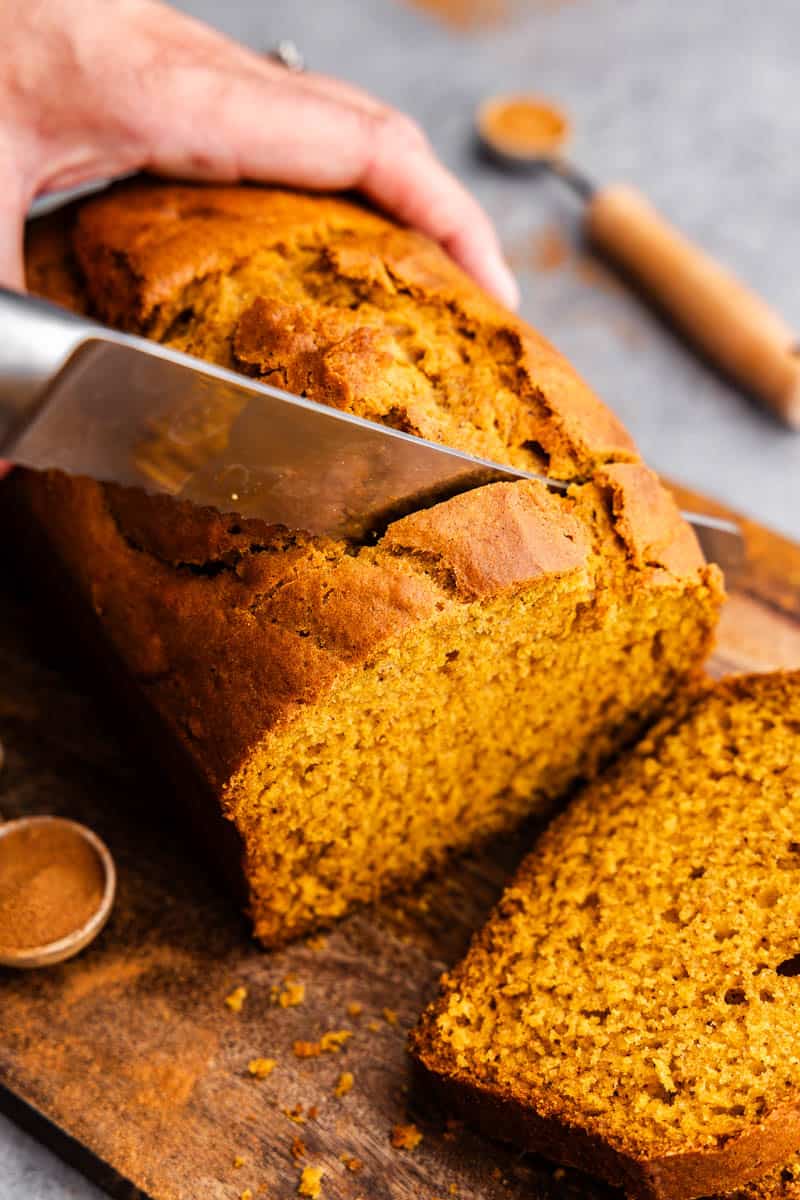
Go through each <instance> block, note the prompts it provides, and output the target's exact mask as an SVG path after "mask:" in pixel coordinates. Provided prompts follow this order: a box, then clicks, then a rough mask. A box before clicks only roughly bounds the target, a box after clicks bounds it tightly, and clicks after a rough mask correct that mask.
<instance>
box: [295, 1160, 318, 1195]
mask: <svg viewBox="0 0 800 1200" xmlns="http://www.w3.org/2000/svg"><path fill="white" fill-rule="evenodd" d="M297 1192H298V1195H300V1196H308V1197H310V1200H316V1198H317V1196H319V1195H321V1193H322V1167H304V1168H303V1172H302V1174H301V1176H300V1182H299V1184H298V1185H297Z"/></svg>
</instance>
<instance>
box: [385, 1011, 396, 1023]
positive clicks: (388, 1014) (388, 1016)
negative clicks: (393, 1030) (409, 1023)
mask: <svg viewBox="0 0 800 1200" xmlns="http://www.w3.org/2000/svg"><path fill="white" fill-rule="evenodd" d="M382 1012H383V1019H384V1021H386V1022H387V1023H388V1024H389V1025H396V1024H397V1013H396V1012H395V1011H394V1009H393V1008H384V1009H382Z"/></svg>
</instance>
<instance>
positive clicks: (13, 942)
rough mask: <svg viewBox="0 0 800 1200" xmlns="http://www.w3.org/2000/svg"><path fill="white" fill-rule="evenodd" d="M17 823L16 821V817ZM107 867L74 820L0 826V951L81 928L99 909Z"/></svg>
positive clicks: (48, 940)
mask: <svg viewBox="0 0 800 1200" xmlns="http://www.w3.org/2000/svg"><path fill="white" fill-rule="evenodd" d="M14 824H15V825H16V823H14ZM106 883H107V880H106V870H105V867H104V864H103V862H102V860H101V858H100V855H99V854H98V852H97V850H96V849H95V848H94V846H93V845H92V843H91V842H90V841H89V840H87V837H86V836H85V834H83V833H82V832H81V829H80V826H77V825H75V824H74V823H72V822H70V821H61V820H54V819H48V818H44V819H40V820H31V821H25V822H21V823H20V824H19V827H16V828H14V827H10V828H7V830H6V831H5V832H3V828H2V826H0V954H2V953H5V952H12V953H13V952H15V951H25V950H29V949H30V950H32V949H34V948H37V947H41V946H48V945H50V944H52V943H53V942H58V941H60V940H61V939H62V938H65V937H68V936H69V935H70V934H73V933H75V932H76V931H77V930H80V929H82V928H83V927H84V926H85V925H86V924H87V922H89V921H90V920H91V919H92V917H94V916H95V915H96V914H97V912H98V910H99V909H100V907H101V905H102V903H103V899H104V895H105V892H106Z"/></svg>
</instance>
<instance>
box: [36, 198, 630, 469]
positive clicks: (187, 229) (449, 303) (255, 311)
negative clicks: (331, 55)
mask: <svg viewBox="0 0 800 1200" xmlns="http://www.w3.org/2000/svg"><path fill="white" fill-rule="evenodd" d="M68 219H69V218H68ZM73 219H74V226H73V228H72V230H71V231H70V234H69V241H70V244H71V248H72V252H73V253H74V255H75V258H76V259H77V262H78V264H79V266H80V268H81V270H82V273H83V277H84V278H85V282H86V289H87V293H88V297H89V303H90V305H91V308H92V310H93V311H94V312H95V313H96V314H97V315H98V316H99V317H100V318H101V319H102V320H104V321H107V322H108V323H110V324H112V325H117V326H120V327H122V328H125V329H129V330H132V331H135V332H138V333H144V334H147V335H148V336H151V337H156V338H164V337H165V335H167V334H169V333H170V331H172V332H173V333H174V332H175V330H174V325H175V322H176V321H178V322H179V321H180V318H181V316H182V314H183V313H185V312H186V311H187V309H191V308H192V305H193V304H194V303H195V302H196V300H197V296H196V293H197V289H198V286H199V285H203V284H204V283H207V282H209V281H214V280H217V281H219V280H222V281H225V280H227V279H233V278H234V277H235V276H236V275H237V272H238V273H240V274H241V273H242V272H244V277H246V278H247V279H248V282H247V283H246V286H245V287H244V288H243V289H242V294H241V298H240V302H239V303H238V304H237V309H236V319H235V321H234V323H233V328H232V330H231V338H230V345H229V350H228V353H229V354H231V355H232V358H231V364H230V365H238V366H239V367H240V368H241V369H244V370H250V371H253V372H255V373H259V374H267V375H268V376H269V377H270V378H272V379H273V380H274V381H276V382H279V383H283V384H284V385H286V386H289V387H290V388H292V389H293V390H300V391H303V392H304V393H307V394H309V395H312V396H316V397H317V398H319V399H321V400H324V401H325V402H327V403H332V404H335V405H337V406H338V407H348V408H354V409H355V410H356V411H360V412H361V413H362V415H367V416H373V417H376V418H384V419H386V418H388V419H389V420H390V422H391V420H392V412H393V410H394V408H395V407H397V402H396V401H394V400H393V399H392V395H393V394H394V393H396V392H397V391H398V389H399V391H400V393H401V396H400V401H399V408H400V412H399V415H398V422H399V423H400V424H401V425H402V427H409V426H410V427H412V431H417V432H420V433H422V434H423V436H426V437H432V438H434V439H435V440H437V439H438V440H441V438H442V436H444V435H445V434H447V435H449V436H448V437H447V440H449V441H451V442H454V444H455V443H458V434H455V435H454V434H453V433H452V431H450V430H446V429H444V428H442V427H441V424H440V421H438V420H437V418H440V417H441V413H440V412H437V408H438V405H437V397H438V396H439V395H440V394H442V393H443V392H447V391H448V389H449V396H448V399H449V402H451V403H452V400H453V397H454V396H455V395H456V393H457V392H458V391H459V390H460V391H462V392H465V391H466V392H468V393H469V395H468V397H467V396H466V395H465V396H464V398H465V399H467V398H468V399H469V405H468V409H470V408H474V409H475V412H476V416H475V423H476V427H478V428H480V427H485V429H486V432H485V434H484V437H483V439H482V440H483V441H484V442H486V446H485V447H484V448H485V449H487V450H488V449H490V448H491V443H490V441H487V438H488V426H489V425H490V424H491V422H492V420H493V419H497V418H498V417H501V425H502V428H501V429H500V431H499V434H500V436H501V437H502V438H505V439H506V441H507V443H508V449H510V450H513V451H514V453H515V455H516V458H518V459H520V456H521V459H520V461H521V465H525V462H524V461H522V460H529V461H535V460H537V456H539V455H540V454H541V452H542V450H543V452H544V455H545V458H546V459H549V461H550V465H551V468H552V470H553V473H554V474H556V475H564V476H565V477H573V476H575V475H576V474H581V473H582V474H584V475H585V474H587V473H591V470H592V469H593V468H594V466H596V465H597V464H598V463H601V462H608V461H633V460H635V459H636V458H637V455H636V449H635V446H634V444H633V442H632V440H631V438H630V436H629V435H628V433H627V432H626V431H625V429H624V428H623V427H622V426H621V425H620V423H619V421H618V420H617V419H616V418H615V417H614V416H613V414H612V413H611V412H610V411H609V410H608V409H607V408H606V407H605V405H603V404H602V403H601V402H600V400H598V398H597V397H596V396H595V395H594V393H593V392H592V391H591V390H590V389H589V388H588V387H587V386H586V384H585V383H584V382H583V380H581V379H580V378H579V377H578V375H577V374H576V372H575V371H574V370H573V369H572V368H571V367H570V366H569V364H568V363H567V362H566V361H565V360H564V359H563V358H562V357H561V355H559V354H558V353H557V351H555V350H554V349H553V347H552V346H550V345H549V344H548V343H547V342H546V341H545V339H544V338H542V337H541V336H540V335H539V334H537V333H536V332H535V331H534V330H532V329H531V328H530V327H529V326H528V325H526V324H525V323H524V322H523V321H521V320H520V319H519V318H518V317H515V316H513V315H512V314H511V313H509V312H507V311H506V310H505V309H503V308H502V307H500V306H499V305H498V304H497V303H496V302H495V301H494V300H492V299H491V298H490V297H489V296H487V295H486V294H485V293H483V292H481V291H480V289H478V288H477V287H476V286H475V284H474V283H473V282H472V281H471V280H469V279H467V277H466V276H465V275H464V274H463V273H462V272H461V270H460V269H459V268H458V267H457V266H456V265H455V264H454V263H453V262H452V260H451V259H450V258H449V257H448V256H447V255H446V254H445V253H444V251H442V250H441V249H440V248H439V247H438V246H436V245H434V244H433V243H432V242H430V241H429V240H428V239H426V238H425V237H423V236H422V235H421V234H417V233H414V232H411V231H409V230H402V229H398V228H397V227H396V226H395V225H393V224H392V223H391V222H389V221H387V220H386V219H385V218H383V217H381V216H379V215H378V214H376V213H373V212H371V211H369V210H367V209H366V208H364V207H363V206H361V205H359V204H357V203H355V202H354V201H350V200H345V199H341V198H334V197H318V196H306V195H303V194H297V193H290V192H284V191H281V190H279V189H264V188H248V187H201V186H191V185H180V184H148V183H135V184H128V185H123V186H122V187H119V188H115V189H112V190H111V191H110V192H108V193H107V194H104V195H102V196H99V197H96V198H93V199H92V200H90V201H88V202H87V203H84V204H83V205H82V206H80V208H79V209H78V210H77V213H76V215H75V216H74V218H73ZM47 253H48V250H47V248H44V247H42V246H41V245H40V239H39V238H38V236H37V234H36V232H34V234H33V236H32V237H31V239H30V251H29V256H30V260H31V264H32V265H31V281H32V284H33V286H34V288H36V287H37V286H42V285H44V286H47V283H48V279H47V277H44V278H43V276H42V271H41V266H40V263H41V261H42V259H43V258H46V257H47ZM264 255H268V256H272V257H271V261H270V264H269V267H268V269H267V271H266V275H267V277H268V276H269V274H270V273H273V275H274V278H273V286H272V288H271V289H270V290H269V291H267V292H264V293H260V294H259V293H255V294H253V292H252V290H248V289H249V288H250V283H249V277H247V274H246V273H247V268H248V265H249V264H252V263H253V262H254V261H255V260H257V259H259V258H260V257H263V256H264ZM281 262H283V263H284V265H285V268H286V274H287V278H282V277H281ZM298 263H299V264H300V265H301V269H300V270H299V274H298V275H295V270H296V266H295V264H298ZM289 276H294V282H293V283H290V282H289V281H288V277H289ZM405 308H409V309H411V310H414V311H416V312H417V314H418V315H420V314H421V317H422V324H420V323H419V321H414V322H412V324H413V328H412V327H411V326H410V325H409V323H408V321H407V320H406V319H405V318H406V314H405ZM215 316H216V319H217V320H220V314H219V311H217V312H216V314H215ZM276 339H277V344H276ZM476 345H477V346H478V351H477V354H476V355H475V358H476V361H475V362H471V361H470V358H471V348H472V347H475V346H476ZM443 356H444V357H443ZM448 356H449V358H448ZM387 357H388V358H389V359H392V360H393V361H394V362H395V364H396V370H395V375H394V377H391V378H390V379H389V380H388V381H387V395H386V397H381V395H380V390H381V389H380V383H381V369H380V368H381V367H384V366H385V364H386V361H387ZM450 359H452V361H450ZM476 364H477V365H476ZM445 367H446V368H447V369H446V370H444V369H443V368H445ZM490 368H491V369H490ZM481 370H483V372H484V374H485V379H484V381H483V383H484V386H483V387H481ZM276 371H277V373H276ZM365 383H366V384H368V385H369V386H368V387H366V388H365V387H364V384H365ZM389 384H391V385H392V390H391V391H389ZM404 391H406V392H408V400H409V403H408V404H404V403H403V397H402V393H403V392H404ZM500 392H505V393H508V394H507V395H506V400H505V402H504V401H503V400H502V398H501V397H500V395H499V393H500ZM376 405H381V406H382V409H381V410H378V409H376ZM501 408H502V409H503V412H502V414H501V411H500V410H501ZM464 432H465V433H466V422H465V430H464ZM475 436H477V435H475ZM468 440H470V441H472V442H473V443H474V440H475V437H474V436H473V437H472V438H471V439H468ZM478 441H479V442H480V441H481V438H480V437H478ZM462 443H463V434H462ZM525 447H528V449H525ZM539 447H541V448H542V450H540V449H539ZM463 448H465V449H469V448H470V447H469V445H464V446H463ZM494 451H495V453H494V457H497V455H498V453H500V448H499V444H496V445H495V446H494ZM532 456H533V457H532ZM506 457H507V455H506ZM536 465H542V463H541V459H539V460H538V461H536Z"/></svg>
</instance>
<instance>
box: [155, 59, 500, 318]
mask: <svg viewBox="0 0 800 1200" xmlns="http://www.w3.org/2000/svg"><path fill="white" fill-rule="evenodd" d="M237 59H238V61H237V67H238V68H239V69H238V70H237V71H236V72H230V71H228V70H227V69H223V68H221V67H218V68H217V69H216V70H215V69H213V68H208V67H205V66H203V67H202V68H199V69H198V68H197V67H196V66H194V65H184V64H181V65H180V66H179V67H175V66H172V67H171V68H168V69H167V70H166V73H165V75H164V77H163V78H161V79H159V78H157V77H156V78H154V77H153V73H151V75H150V79H149V83H150V86H149V88H148V93H149V95H150V97H151V100H152V99H153V98H155V97H157V98H158V105H157V109H158V119H157V120H156V119H155V114H150V126H149V131H150V148H151V149H150V160H149V163H148V165H149V166H151V167H152V168H153V169H155V170H157V171H161V172H162V173H165V174H169V175H176V176H183V177H187V176H188V177H192V178H197V179H212V180H220V179H222V180H234V179H238V178H251V179H258V180H262V181H269V182H275V183H283V184H288V185H292V186H296V187H307V188H312V189H321V190H338V189H342V188H354V187H355V188H360V189H362V190H363V191H364V192H365V193H366V194H367V195H369V196H370V198H371V199H373V200H374V201H375V202H376V203H377V204H378V205H379V206H381V207H383V208H385V209H387V210H388V211H389V212H391V213H393V214H394V215H395V216H397V217H399V218H400V219H401V220H402V221H405V222H407V223H408V224H410V225H414V226H415V227H417V228H419V229H421V230H423V231H424V232H426V233H428V234H430V235H431V236H432V237H434V238H436V239H437V240H439V241H440V242H442V244H443V245H444V246H445V248H446V249H447V250H448V251H449V252H450V253H451V254H452V255H453V257H454V258H456V259H457V261H459V262H460V263H461V265H462V266H463V267H464V268H465V269H466V270H467V271H469V272H470V273H471V274H472V275H473V276H474V277H475V278H476V279H477V280H478V282H480V283H482V284H483V286H484V287H486V288H487V289H488V290H489V291H491V292H493V293H494V294H495V295H497V296H498V298H499V299H501V300H502V301H503V302H504V303H506V304H509V305H512V306H513V305H515V304H516V302H517V290H516V285H515V283H514V281H513V277H512V276H511V273H510V271H509V270H508V267H507V266H506V265H505V263H504V261H503V258H502V254H501V252H500V247H499V243H498V240H497V237H496V235H495V233H494V231H493V228H492V226H491V223H490V222H489V220H488V218H487V217H486V215H485V214H484V213H483V211H482V209H481V208H480V206H479V205H478V204H477V203H476V202H475V201H474V200H472V199H471V197H470V196H469V194H468V193H467V192H466V191H465V190H464V188H463V187H462V186H461V185H460V184H459V183H458V182H457V180H456V179H455V178H454V177H453V176H452V175H451V174H450V173H449V172H448V171H446V170H445V169H444V167H442V165H441V164H440V163H439V162H438V160H437V159H436V157H435V155H434V154H433V152H432V151H431V149H430V148H429V146H428V144H427V142H426V140H425V138H424V136H423V135H422V134H421V132H420V131H419V130H418V129H417V127H416V126H415V125H414V124H413V123H412V122H410V121H409V120H408V119H407V118H404V117H402V116H400V114H397V113H394V112H393V111H391V110H386V109H384V108H382V107H381V106H380V105H377V104H376V105H375V106H374V107H369V106H366V105H364V104H363V103H358V104H355V103H350V102H349V100H343V99H342V98H341V94H339V95H336V94H331V92H332V91H335V90H336V89H330V88H327V89H326V88H325V87H324V86H323V85H322V83H321V82H320V81H318V80H316V79H314V80H312V81H311V86H309V85H308V83H307V82H306V81H305V80H302V79H300V80H298V78H297V77H295V76H290V75H287V74H286V73H283V72H279V74H278V75H277V76H276V75H274V74H273V73H272V72H269V73H268V74H265V73H264V72H263V71H261V70H260V69H259V70H253V71H249V70H248V71H246V72H245V71H242V70H241V66H242V59H241V58H239V57H238V56H237ZM140 101H141V97H140ZM165 113H168V114H169V119H168V120H165V118H164V114H165ZM142 119H143V120H147V119H148V114H147V113H146V112H145V113H143V114H142Z"/></svg>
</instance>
